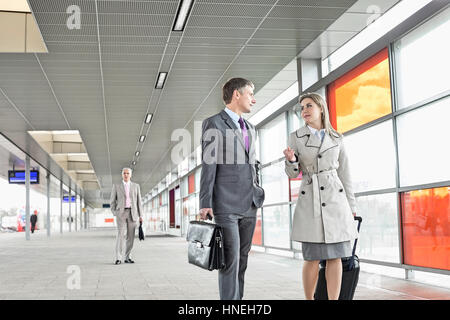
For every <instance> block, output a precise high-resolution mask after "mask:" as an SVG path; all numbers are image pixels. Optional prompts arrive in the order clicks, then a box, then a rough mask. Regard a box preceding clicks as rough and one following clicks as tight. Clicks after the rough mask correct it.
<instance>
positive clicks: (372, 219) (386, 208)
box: [355, 193, 400, 263]
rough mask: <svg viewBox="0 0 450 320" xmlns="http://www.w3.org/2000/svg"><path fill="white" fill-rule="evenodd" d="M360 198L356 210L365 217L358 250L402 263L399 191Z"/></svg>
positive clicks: (363, 255) (363, 254) (366, 256)
mask: <svg viewBox="0 0 450 320" xmlns="http://www.w3.org/2000/svg"><path fill="white" fill-rule="evenodd" d="M356 201H357V208H358V210H357V212H356V214H357V215H359V216H361V217H362V218H363V222H362V224H361V231H360V236H359V240H358V246H357V250H356V252H357V254H358V256H359V257H360V258H364V259H369V260H377V261H386V262H394V263H400V254H399V235H398V215H397V196H396V194H395V193H386V194H378V195H371V196H364V197H358V198H356ZM355 223H356V221H355Z"/></svg>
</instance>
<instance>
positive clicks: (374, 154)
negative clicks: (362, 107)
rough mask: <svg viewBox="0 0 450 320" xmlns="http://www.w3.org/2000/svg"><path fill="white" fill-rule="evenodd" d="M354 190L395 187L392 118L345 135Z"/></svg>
mask: <svg viewBox="0 0 450 320" xmlns="http://www.w3.org/2000/svg"><path fill="white" fill-rule="evenodd" d="M344 141H345V142H344V143H345V149H346V151H347V154H348V157H349V162H350V170H351V174H352V182H353V188H354V192H363V191H369V190H377V189H386V188H394V187H395V174H396V172H395V167H396V156H395V147H394V134H393V130H392V121H391V120H389V121H385V122H383V123H380V124H378V125H376V126H373V127H370V128H368V129H366V130H363V131H360V132H356V133H353V134H351V135H348V136H346V137H345V140H344Z"/></svg>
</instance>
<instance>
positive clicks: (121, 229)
mask: <svg viewBox="0 0 450 320" xmlns="http://www.w3.org/2000/svg"><path fill="white" fill-rule="evenodd" d="M129 183H130V190H129V196H130V200H131V201H130V202H131V206H130V208H131V209H127V208H126V206H125V201H126V196H125V187H124V183H123V181H121V182H120V183H118V184H114V185H113V188H112V192H111V201H110V204H111V211H112V213H113V214H114V216H115V217H116V221H117V231H118V232H117V241H116V260H119V261H123V260H127V259H129V258H130V252H131V249H132V248H133V243H134V235H135V230H136V222H137V221H138V220H139V217H141V216H142V214H143V210H142V203H141V188H140V187H139V185H138V184H137V183H134V182H131V181H130V182H129ZM125 241H126V248H125V252H124V244H125Z"/></svg>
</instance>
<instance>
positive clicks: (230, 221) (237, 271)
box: [214, 205, 257, 300]
mask: <svg viewBox="0 0 450 320" xmlns="http://www.w3.org/2000/svg"><path fill="white" fill-rule="evenodd" d="M256 210H257V209H256V207H254V206H253V205H252V207H251V208H250V209H249V211H247V212H246V213H244V214H220V213H217V214H215V215H214V220H215V223H216V224H218V225H219V226H221V227H222V229H223V238H224V249H225V263H226V267H225V268H224V269H222V270H219V292H220V299H221V300H242V297H243V296H244V275H245V270H246V269H247V260H248V253H249V252H250V249H251V247H252V238H253V232H254V231H255V224H256Z"/></svg>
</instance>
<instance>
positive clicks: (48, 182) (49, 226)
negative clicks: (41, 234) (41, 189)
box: [47, 172, 51, 237]
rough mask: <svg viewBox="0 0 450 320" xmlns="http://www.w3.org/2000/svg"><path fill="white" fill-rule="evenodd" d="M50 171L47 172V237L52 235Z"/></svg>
mask: <svg viewBox="0 0 450 320" xmlns="http://www.w3.org/2000/svg"><path fill="white" fill-rule="evenodd" d="M50 223H51V222H50V173H49V172H47V237H50V229H51V225H50Z"/></svg>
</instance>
